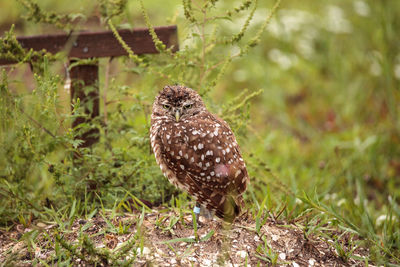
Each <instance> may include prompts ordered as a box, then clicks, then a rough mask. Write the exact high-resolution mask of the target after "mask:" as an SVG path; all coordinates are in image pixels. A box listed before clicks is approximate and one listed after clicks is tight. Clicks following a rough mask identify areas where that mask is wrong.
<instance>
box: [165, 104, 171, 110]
mask: <svg viewBox="0 0 400 267" xmlns="http://www.w3.org/2000/svg"><path fill="white" fill-rule="evenodd" d="M163 108H165V109H170V108H171V106H170V105H167V104H164V105H163Z"/></svg>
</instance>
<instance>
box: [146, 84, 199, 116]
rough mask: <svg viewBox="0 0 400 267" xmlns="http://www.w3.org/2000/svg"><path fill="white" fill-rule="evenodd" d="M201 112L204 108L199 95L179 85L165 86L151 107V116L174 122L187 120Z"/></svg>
mask: <svg viewBox="0 0 400 267" xmlns="http://www.w3.org/2000/svg"><path fill="white" fill-rule="evenodd" d="M203 110H205V106H204V103H203V101H202V100H201V97H200V96H199V94H198V93H197V92H196V91H194V90H192V89H190V88H187V87H183V86H179V85H175V86H165V87H164V89H163V90H162V91H161V92H160V94H159V95H158V96H157V98H156V101H155V102H154V106H153V114H155V115H156V116H162V117H164V118H165V119H168V120H171V121H175V122H179V121H181V120H185V119H189V118H190V117H192V116H194V115H196V114H198V113H200V112H201V111H203Z"/></svg>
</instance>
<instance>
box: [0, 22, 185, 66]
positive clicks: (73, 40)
mask: <svg viewBox="0 0 400 267" xmlns="http://www.w3.org/2000/svg"><path fill="white" fill-rule="evenodd" d="M154 30H155V32H156V33H157V35H158V37H159V38H160V40H161V41H162V42H163V43H164V44H165V45H166V46H167V47H168V48H169V47H171V46H173V50H174V51H178V50H179V47H178V37H177V27H176V25H172V26H161V27H154ZM118 32H119V34H120V35H121V37H122V39H123V40H124V41H125V42H126V43H127V45H128V46H129V47H130V48H131V49H132V50H133V52H134V53H135V54H138V55H140V54H155V53H158V51H157V49H156V48H155V46H154V43H153V40H152V39H151V36H150V33H149V30H148V29H147V28H137V29H133V30H119V31H118ZM17 40H18V41H19V42H20V43H21V45H22V47H24V48H26V49H31V48H32V49H33V50H35V51H40V50H42V49H45V50H47V51H48V52H50V53H53V54H54V53H57V52H60V51H62V50H65V51H69V52H68V57H75V58H91V57H115V56H123V55H127V53H126V51H125V50H124V48H123V47H122V46H121V44H120V43H119V42H118V40H117V39H116V38H115V36H114V35H113V33H112V32H111V31H102V32H81V33H76V34H71V35H68V34H53V35H37V36H24V37H18V38H17ZM14 63H15V62H11V61H7V60H4V59H0V65H5V64H14Z"/></svg>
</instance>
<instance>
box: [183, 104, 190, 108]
mask: <svg viewBox="0 0 400 267" xmlns="http://www.w3.org/2000/svg"><path fill="white" fill-rule="evenodd" d="M191 107H192V104H187V105H184V106H183V108H184V109H189V108H191Z"/></svg>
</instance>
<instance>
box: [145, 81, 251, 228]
mask: <svg viewBox="0 0 400 267" xmlns="http://www.w3.org/2000/svg"><path fill="white" fill-rule="evenodd" d="M150 142H151V147H152V150H153V152H154V154H155V158H156V161H157V164H158V165H159V166H160V168H161V171H162V173H163V174H164V176H165V177H166V178H168V180H169V181H170V182H171V183H172V184H174V185H175V186H176V187H178V188H179V189H181V190H184V191H187V192H188V193H189V194H190V195H191V196H193V197H194V198H195V199H196V202H197V203H196V206H198V204H200V206H202V207H205V208H206V209H208V210H211V211H213V212H214V213H215V215H216V216H218V217H219V218H222V219H224V220H225V221H229V222H232V221H233V219H234V218H235V217H236V216H237V215H239V214H240V211H241V208H242V205H243V198H242V194H243V193H244V191H245V190H246V187H247V184H248V183H249V176H248V173H247V170H246V164H245V162H244V161H243V158H242V156H241V154H240V151H239V145H238V143H237V142H236V138H235V135H234V134H233V132H232V130H231V129H230V128H229V125H228V124H227V123H226V122H225V121H224V120H222V119H220V118H218V117H217V116H216V115H214V114H212V113H210V112H209V111H208V110H207V108H206V106H205V105H204V103H203V100H202V99H201V97H200V95H199V94H198V93H197V92H196V91H194V90H193V89H190V88H187V87H184V86H180V85H174V86H165V87H164V89H163V90H162V91H161V92H160V93H159V94H158V96H157V97H156V99H155V101H154V104H153V110H152V115H151V129H150ZM200 206H198V207H200Z"/></svg>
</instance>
